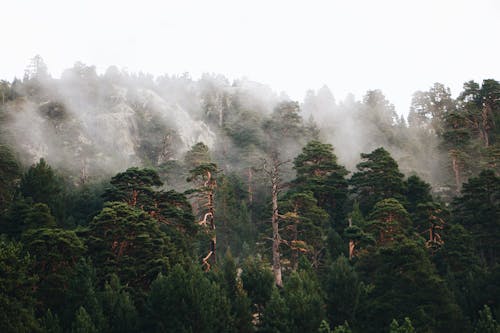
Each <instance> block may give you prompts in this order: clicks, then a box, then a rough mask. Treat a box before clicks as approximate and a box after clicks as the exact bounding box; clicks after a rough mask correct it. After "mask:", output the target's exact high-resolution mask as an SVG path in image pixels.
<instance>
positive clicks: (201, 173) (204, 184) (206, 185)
mask: <svg viewBox="0 0 500 333" xmlns="http://www.w3.org/2000/svg"><path fill="white" fill-rule="evenodd" d="M190 173H191V176H190V177H189V178H188V181H198V182H200V183H201V184H200V185H201V186H200V187H199V188H196V189H194V190H191V191H188V192H187V193H188V194H194V195H195V196H196V198H197V200H198V201H199V202H200V204H199V207H200V209H204V213H202V212H200V213H202V215H203V218H202V219H201V220H200V221H199V222H198V225H200V226H201V227H202V228H204V229H205V230H206V231H207V233H209V234H210V245H209V250H208V253H207V255H206V256H204V257H203V258H202V266H203V269H204V270H205V271H209V270H210V268H211V267H212V265H213V264H215V262H216V245H217V235H216V232H215V219H214V215H215V202H214V192H215V188H216V186H217V181H216V179H215V174H216V173H217V166H216V165H215V164H214V163H204V164H201V165H199V166H197V167H196V168H194V169H192V170H191V171H190Z"/></svg>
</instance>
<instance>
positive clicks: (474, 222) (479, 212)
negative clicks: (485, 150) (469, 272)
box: [453, 170, 500, 267]
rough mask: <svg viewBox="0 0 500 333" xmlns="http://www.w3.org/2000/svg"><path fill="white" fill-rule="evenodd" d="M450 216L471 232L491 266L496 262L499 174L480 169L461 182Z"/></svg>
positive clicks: (499, 250)
mask: <svg viewBox="0 0 500 333" xmlns="http://www.w3.org/2000/svg"><path fill="white" fill-rule="evenodd" d="M453 217H454V220H455V221H456V222H457V223H460V224H461V225H463V226H464V227H465V228H466V229H467V230H469V231H470V232H471V234H472V236H473V239H474V243H475V246H476V248H477V250H478V251H479V253H480V254H481V257H482V258H483V259H484V260H486V262H487V263H488V265H489V266H490V267H493V266H494V265H495V264H497V263H498V262H499V260H498V259H499V257H500V241H499V240H498V237H497V235H499V234H500V224H499V221H500V177H497V176H496V175H495V173H494V172H493V171H491V170H484V171H482V172H481V173H480V174H479V176H478V177H475V178H471V179H470V180H469V182H468V183H465V184H464V185H463V189H462V192H461V196H459V197H457V198H456V199H455V200H454V201H453Z"/></svg>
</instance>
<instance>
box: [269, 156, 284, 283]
mask: <svg viewBox="0 0 500 333" xmlns="http://www.w3.org/2000/svg"><path fill="white" fill-rule="evenodd" d="M273 170H275V166H274V165H273ZM271 182H272V184H271V186H272V190H271V196H272V203H273V215H272V218H271V223H272V226H273V274H274V281H275V283H276V285H277V286H278V287H283V280H282V279H281V261H280V244H281V237H280V234H279V220H278V193H279V190H278V178H277V177H275V176H272V178H271Z"/></svg>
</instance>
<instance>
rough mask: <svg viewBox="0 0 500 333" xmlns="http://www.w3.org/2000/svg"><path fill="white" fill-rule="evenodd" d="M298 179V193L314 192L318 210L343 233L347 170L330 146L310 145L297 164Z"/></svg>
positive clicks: (321, 144)
mask: <svg viewBox="0 0 500 333" xmlns="http://www.w3.org/2000/svg"><path fill="white" fill-rule="evenodd" d="M294 169H295V170H296V171H297V178H296V179H295V180H294V182H293V183H294V185H295V187H297V190H298V191H311V192H312V193H313V194H314V197H315V198H316V200H317V201H318V206H319V207H321V208H323V209H324V210H326V212H328V214H329V215H330V217H331V218H332V222H334V224H333V225H334V226H335V227H336V229H337V230H340V228H339V225H340V223H341V222H342V221H343V218H344V217H345V215H344V204H345V201H346V199H347V181H346V180H345V179H344V177H345V176H346V175H347V170H346V169H345V168H344V167H343V166H340V165H339V164H338V163H337V157H336V156H335V155H334V153H333V147H332V145H330V144H324V143H321V142H319V141H311V142H309V143H308V144H307V145H306V146H305V147H304V148H303V149H302V153H301V154H299V155H298V156H297V157H296V158H295V160H294Z"/></svg>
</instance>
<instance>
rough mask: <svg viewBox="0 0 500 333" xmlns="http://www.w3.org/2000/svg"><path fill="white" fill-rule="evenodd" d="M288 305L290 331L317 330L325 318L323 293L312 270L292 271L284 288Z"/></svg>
mask: <svg viewBox="0 0 500 333" xmlns="http://www.w3.org/2000/svg"><path fill="white" fill-rule="evenodd" d="M283 296H284V298H285V302H286V305H287V307H288V321H289V322H290V331H289V332H314V331H317V330H318V328H319V326H320V324H321V321H322V320H323V319H325V313H324V312H325V311H324V303H323V294H322V291H321V288H320V286H319V283H318V281H317V279H316V276H314V274H313V273H312V272H308V271H305V270H299V271H296V272H292V274H291V275H290V277H289V278H288V281H287V282H286V283H285V286H284V288H283Z"/></svg>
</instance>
